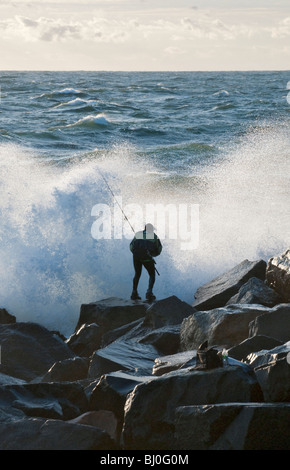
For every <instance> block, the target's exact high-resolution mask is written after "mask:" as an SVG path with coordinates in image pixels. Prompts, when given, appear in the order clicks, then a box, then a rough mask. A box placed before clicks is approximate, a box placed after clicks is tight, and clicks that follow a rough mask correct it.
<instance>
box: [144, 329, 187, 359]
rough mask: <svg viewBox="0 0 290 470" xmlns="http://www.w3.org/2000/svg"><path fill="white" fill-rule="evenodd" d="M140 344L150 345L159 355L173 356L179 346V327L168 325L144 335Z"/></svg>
mask: <svg viewBox="0 0 290 470" xmlns="http://www.w3.org/2000/svg"><path fill="white" fill-rule="evenodd" d="M139 342H140V343H144V344H151V345H152V346H153V347H154V348H155V349H156V350H157V351H158V353H159V354H165V355H168V354H175V353H176V352H177V351H178V349H179V345H180V325H172V326H171V325H169V326H164V327H162V328H158V329H157V330H154V331H152V332H150V333H147V334H145V336H144V337H142V338H141V339H140V340H139Z"/></svg>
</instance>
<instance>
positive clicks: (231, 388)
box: [122, 366, 263, 450]
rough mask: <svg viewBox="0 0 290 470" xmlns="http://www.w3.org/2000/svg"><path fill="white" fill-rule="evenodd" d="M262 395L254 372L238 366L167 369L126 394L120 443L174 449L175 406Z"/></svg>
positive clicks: (258, 398) (135, 446)
mask: <svg viewBox="0 0 290 470" xmlns="http://www.w3.org/2000/svg"><path fill="white" fill-rule="evenodd" d="M262 399H263V397H262V392H261V389H260V387H259V385H258V383H257V380H256V378H255V376H254V374H253V373H250V372H245V370H244V369H242V368H240V367H235V366H228V367H224V368H223V367H220V368H216V369H212V370H207V371H197V370H192V371H190V370H189V369H182V370H178V371H174V372H170V373H168V374H165V375H163V376H161V377H158V378H156V379H155V380H151V381H149V382H146V383H144V384H140V385H138V386H137V387H135V388H134V390H133V391H132V393H130V394H129V395H128V398H127V401H126V404H125V417H124V426H123V431H122V444H123V446H124V449H150V450H154V449H158V450H163V449H165V450H166V449H174V426H175V424H174V422H175V408H176V407H178V406H185V405H189V404H191V405H192V404H202V405H205V404H209V403H225V402H237V401H241V402H249V401H261V400H262Z"/></svg>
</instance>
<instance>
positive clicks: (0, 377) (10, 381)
mask: <svg viewBox="0 0 290 470" xmlns="http://www.w3.org/2000/svg"><path fill="white" fill-rule="evenodd" d="M25 383H26V380H22V379H17V378H16V377H11V375H7V374H2V373H1V372H0V385H16V384H18V385H20V384H25Z"/></svg>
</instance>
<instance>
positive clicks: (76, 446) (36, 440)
mask: <svg viewBox="0 0 290 470" xmlns="http://www.w3.org/2000/svg"><path fill="white" fill-rule="evenodd" d="M0 434H1V442H0V450H103V449H106V450H111V449H112V450H114V449H117V447H116V444H115V443H114V441H113V440H112V439H111V438H110V436H109V435H108V434H107V433H105V432H104V431H101V430H100V429H98V428H96V427H94V426H85V425H82V424H75V423H70V422H65V421H61V420H45V419H40V418H37V419H35V418H31V419H21V420H18V421H13V422H11V423H0Z"/></svg>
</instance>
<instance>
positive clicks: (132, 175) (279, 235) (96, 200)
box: [0, 71, 290, 335]
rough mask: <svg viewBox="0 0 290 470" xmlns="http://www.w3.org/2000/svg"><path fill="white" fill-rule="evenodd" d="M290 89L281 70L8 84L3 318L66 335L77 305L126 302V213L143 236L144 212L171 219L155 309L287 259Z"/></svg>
mask: <svg viewBox="0 0 290 470" xmlns="http://www.w3.org/2000/svg"><path fill="white" fill-rule="evenodd" d="M289 85H290V72H279V71H277V72H184V73H177V72H163V73H153V72H152V73H133V72H130V73H125V72H122V73H121V72H120V73H119V72H1V73H0V87H1V96H0V166H1V173H0V188H1V198H0V217H1V224H0V241H1V244H0V307H2V308H6V309H7V310H8V311H9V312H10V313H12V314H14V315H15V316H16V317H17V320H18V321H36V322H39V323H41V324H43V325H44V326H46V327H48V328H50V329H57V330H59V331H60V332H62V333H63V334H65V335H69V334H71V333H72V331H73V330H74V328H75V325H76V323H77V319H78V315H79V310H80V305H81V304H82V303H89V302H94V301H96V300H99V299H102V298H106V297H113V296H116V297H122V298H129V297H130V294H131V289H132V277H133V266H132V255H131V253H130V251H129V243H130V240H131V239H132V237H133V231H132V229H131V227H130V225H129V223H128V222H127V220H126V219H125V218H124V214H125V215H126V216H128V220H129V221H130V223H131V225H132V226H133V229H134V230H140V229H141V228H143V224H144V223H145V222H148V220H147V218H146V216H147V215H146V210H147V208H148V207H149V206H150V207H151V208H152V207H153V208H155V209H156V208H157V207H158V208H159V209H160V208H161V209H162V210H164V212H163V213H164V219H162V218H160V212H159V213H158V211H157V215H156V218H155V220H154V221H153V220H150V222H153V223H154V225H155V227H156V233H157V234H158V233H159V235H160V236H162V244H163V251H162V254H161V255H160V256H159V257H158V258H156V261H157V265H156V266H157V268H158V272H159V273H160V276H157V278H156V284H155V289H154V292H155V295H156V296H157V298H164V297H167V296H170V295H176V296H178V297H179V298H180V299H182V300H184V301H186V302H188V303H192V302H193V300H194V293H195V291H196V289H197V288H198V287H199V286H200V285H201V284H203V283H205V282H207V281H209V280H210V279H212V278H213V277H215V276H216V275H218V274H221V273H222V272H224V271H226V270H227V269H230V268H231V267H233V266H234V265H235V264H238V263H239V262H241V261H243V260H244V259H249V260H254V259H258V258H263V259H265V260H267V259H268V258H269V257H271V256H273V255H276V254H279V253H280V252H281V251H284V250H285V249H286V248H289V234H290V209H289V207H290V206H289V200H290V150H289V149H290V145H289V144H290V125H289V117H290V95H289V93H290V90H289V89H287V86H288V88H289ZM287 98H288V99H287ZM116 200H117V201H118V203H119V205H118V204H117V203H116ZM120 207H122V209H123V213H122V212H121V211H120ZM181 207H182V208H183V212H182V210H181ZM192 207H194V208H195V212H194V214H195V215H194V217H193V216H192V213H191V212H190V209H191V208H192ZM100 208H103V212H101V211H100ZM197 208H198V212H197V211H196V209H197ZM174 209H176V212H175V216H174V215H172V214H173V213H174ZM170 211H171V212H170ZM172 211H173V212H172ZM96 214H97V216H96ZM158 214H159V215H158ZM190 214H191V216H190ZM105 215H106V218H105ZM102 217H103V218H102ZM108 217H110V219H108ZM174 217H175V218H174ZM176 217H177V218H176ZM101 220H102V224H101V223H100V221H101ZM108 220H109V221H110V225H109V224H108ZM96 221H97V225H94V222H96ZM162 223H163V224H164V225H163V227H160V225H162ZM93 227H94V228H95V229H96V227H97V233H98V236H96V231H94V229H93ZM164 228H165V230H164ZM108 229H110V237H109V236H108ZM102 231H103V238H102V237H101V233H102ZM193 232H194V234H195V235H194V236H195V245H194V247H192V248H187V249H185V248H184V246H183V245H182V243H181V242H182V241H183V240H184V239H183V238H182V237H184V234H185V233H186V234H187V236H189V237H190V236H191V234H192V233H193ZM146 288H147V273H145V272H144V274H143V275H142V278H141V281H140V287H139V292H140V294H141V295H142V297H144V294H145V291H146Z"/></svg>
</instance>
